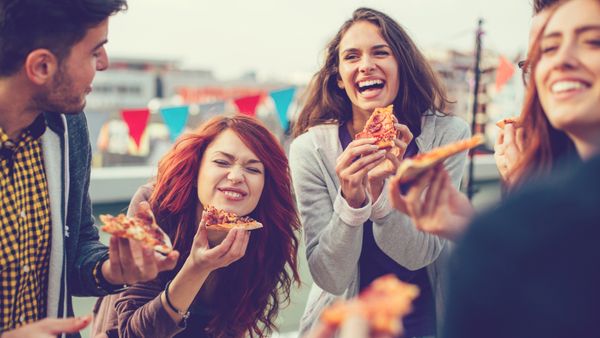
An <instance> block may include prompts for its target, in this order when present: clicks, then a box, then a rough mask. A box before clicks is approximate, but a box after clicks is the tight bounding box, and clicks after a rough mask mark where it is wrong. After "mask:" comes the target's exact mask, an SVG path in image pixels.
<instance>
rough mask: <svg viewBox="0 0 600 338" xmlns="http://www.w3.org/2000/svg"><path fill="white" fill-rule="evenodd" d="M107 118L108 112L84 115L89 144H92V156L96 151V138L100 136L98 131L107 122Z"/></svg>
mask: <svg viewBox="0 0 600 338" xmlns="http://www.w3.org/2000/svg"><path fill="white" fill-rule="evenodd" d="M108 116H109V112H86V113H85V118H86V119H87V124H88V129H89V131H90V143H91V144H92V154H94V153H95V152H96V151H97V150H98V136H100V129H102V126H104V123H106V121H108Z"/></svg>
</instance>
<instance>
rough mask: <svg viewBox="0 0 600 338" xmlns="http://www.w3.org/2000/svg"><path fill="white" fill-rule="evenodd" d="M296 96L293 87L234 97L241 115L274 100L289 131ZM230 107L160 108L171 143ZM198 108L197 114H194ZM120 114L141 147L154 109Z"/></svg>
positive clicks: (251, 113)
mask: <svg viewBox="0 0 600 338" xmlns="http://www.w3.org/2000/svg"><path fill="white" fill-rule="evenodd" d="M295 93H296V87H290V88H284V89H278V90H275V91H271V92H269V95H268V96H267V95H265V94H255V95H250V96H243V97H238V98H233V99H232V102H233V104H234V106H235V107H236V108H237V110H238V113H240V114H244V115H247V116H251V117H256V112H257V108H258V107H259V106H260V105H261V104H262V103H263V102H264V101H265V100H266V99H268V98H270V99H271V100H272V101H273V104H274V106H275V110H276V111H277V116H278V117H279V121H280V123H281V127H282V128H283V130H286V131H287V129H288V128H289V124H290V122H289V114H288V111H289V108H290V105H291V103H292V102H293V100H294V96H295ZM226 106H227V102H226V101H216V102H210V103H203V104H199V105H195V107H193V108H192V105H181V106H172V107H161V108H159V112H160V116H161V117H162V119H163V121H164V123H165V125H166V126H167V129H168V130H169V138H170V139H171V141H175V140H176V139H177V138H178V137H179V136H180V135H181V134H182V133H183V131H184V129H185V126H186V125H197V124H199V123H200V122H202V121H204V120H207V119H209V118H211V117H214V116H217V115H220V114H223V113H225V107H226ZM194 109H195V110H196V112H197V114H191V113H190V112H191V111H193V110H194ZM120 115H121V118H122V119H123V121H124V122H125V123H126V124H127V126H128V128H129V136H130V137H131V138H132V139H133V141H134V142H135V144H136V146H137V147H138V148H139V147H140V142H141V139H142V135H143V134H144V132H145V131H146V127H147V126H148V122H149V120H150V109H149V108H136V109H123V110H122V111H121V114H120ZM102 117H103V119H107V118H108V116H107V115H103V116H102ZM97 122H99V121H97ZM103 122H105V121H103Z"/></svg>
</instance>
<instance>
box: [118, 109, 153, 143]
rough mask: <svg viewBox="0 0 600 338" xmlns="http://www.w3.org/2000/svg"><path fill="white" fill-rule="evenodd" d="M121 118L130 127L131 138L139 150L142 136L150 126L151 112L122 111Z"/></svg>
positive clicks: (146, 110)
mask: <svg viewBox="0 0 600 338" xmlns="http://www.w3.org/2000/svg"><path fill="white" fill-rule="evenodd" d="M121 117H122V118H123V121H125V123H127V126H128V127H129V136H131V137H132V138H133V140H134V141H135V144H136V145H137V146H138V148H139V147H140V141H141V139H142V134H144V131H145V130H146V126H147V125H148V119H149V118H150V110H149V109H148V108H143V109H131V110H123V111H121Z"/></svg>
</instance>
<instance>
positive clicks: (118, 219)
mask: <svg viewBox="0 0 600 338" xmlns="http://www.w3.org/2000/svg"><path fill="white" fill-rule="evenodd" d="M100 220H101V221H102V222H103V223H104V225H103V226H102V227H101V229H102V231H105V232H107V233H109V234H111V235H114V236H117V237H121V238H131V239H135V240H138V241H141V242H142V243H143V244H144V245H146V246H149V247H152V248H153V249H154V250H156V251H158V252H160V253H163V254H168V253H170V252H171V251H173V245H172V244H171V240H170V239H169V236H168V235H167V234H166V233H165V232H164V231H163V230H162V229H161V228H160V227H159V226H158V224H156V221H155V220H154V215H152V212H150V210H149V207H148V209H145V208H142V210H140V211H139V212H138V213H136V216H135V217H127V216H126V215H125V214H119V215H117V216H113V215H100Z"/></svg>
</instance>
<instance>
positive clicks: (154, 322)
mask: <svg viewBox="0 0 600 338" xmlns="http://www.w3.org/2000/svg"><path fill="white" fill-rule="evenodd" d="M162 290H163V287H162V283H161V282H160V280H159V279H158V278H157V279H155V280H153V281H150V282H146V283H138V284H135V285H133V286H132V287H130V288H129V289H127V290H125V291H123V293H121V294H120V296H119V299H118V300H117V301H116V303H115V311H116V312H117V318H118V330H119V337H121V338H134V337H165V338H169V337H173V336H174V335H176V334H177V333H179V332H181V331H183V330H184V329H185V323H184V321H182V322H181V324H179V325H178V324H177V323H176V322H175V321H174V320H173V319H172V318H171V316H169V314H168V313H167V311H166V310H165V308H164V307H163V305H162V302H161V301H160V294H161V292H162Z"/></svg>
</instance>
